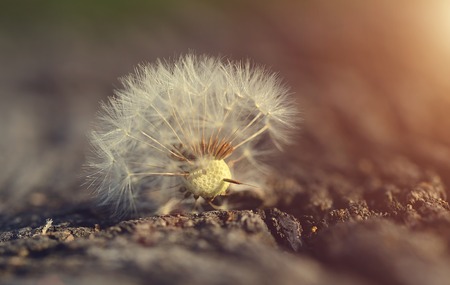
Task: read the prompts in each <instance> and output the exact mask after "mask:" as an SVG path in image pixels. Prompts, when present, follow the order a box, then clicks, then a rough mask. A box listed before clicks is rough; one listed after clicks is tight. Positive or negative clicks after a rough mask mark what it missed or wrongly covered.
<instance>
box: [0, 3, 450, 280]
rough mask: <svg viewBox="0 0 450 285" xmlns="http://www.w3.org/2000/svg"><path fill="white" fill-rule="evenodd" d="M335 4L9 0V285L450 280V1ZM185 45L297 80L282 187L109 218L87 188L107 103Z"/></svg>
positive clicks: (3, 250)
mask: <svg viewBox="0 0 450 285" xmlns="http://www.w3.org/2000/svg"><path fill="white" fill-rule="evenodd" d="M328 2H329V1H328ZM328 2H327V1H279V2H277V4H270V2H268V3H263V2H261V1H259V2H255V3H253V2H251V1H231V2H217V3H216V4H208V2H206V1H194V2H190V4H180V3H178V2H172V1H168V2H165V4H158V3H156V2H148V3H143V2H138V1H130V2H129V3H128V4H127V5H125V4H123V3H121V2H119V1H108V2H106V1H105V2H103V1H98V3H97V4H91V3H90V2H88V1H79V2H77V3H78V4H60V3H59V2H58V1H48V2H47V3H46V4H42V5H41V4H40V5H39V6H33V5H24V6H20V5H19V4H17V3H16V4H7V3H8V2H7V1H6V2H4V3H3V4H1V5H3V6H4V7H1V9H0V11H1V12H0V62H1V67H0V133H1V136H0V159H1V165H2V168H1V169H0V170H1V171H0V215H1V216H0V283H2V284H418V285H419V284H439V285H440V284H450V271H449V270H448V268H450V247H449V246H450V212H449V210H450V208H449V205H448V202H447V195H448V194H449V188H448V185H450V174H449V173H450V162H449V161H450V133H449V130H450V116H449V115H448V110H449V109H450V95H449V94H450V81H449V80H448V75H449V74H450V73H449V72H450V41H448V38H450V37H449V35H450V21H448V20H447V18H448V17H447V16H446V15H448V13H446V11H448V10H449V9H450V5H447V6H445V5H444V4H442V3H441V2H439V3H438V2H433V1H431V2H429V3H428V4H427V5H422V4H414V5H413V4H411V3H409V4H408V6H407V7H405V6H402V5H400V3H399V4H392V3H389V2H380V1H367V2H364V4H362V2H361V3H360V1H356V0H355V1H351V0H345V1H339V4H338V3H333V4H330V3H331V2H330V3H328ZM58 3H59V4H58ZM189 50H191V51H196V52H205V53H208V54H213V55H217V54H222V55H226V56H229V57H231V58H235V59H241V58H252V59H253V60H254V61H255V62H258V63H262V64H265V65H267V66H270V67H272V69H273V70H275V71H279V73H280V76H281V77H282V78H285V83H286V84H287V85H289V86H291V87H292V88H291V90H292V93H293V96H295V97H296V100H297V102H298V106H299V109H300V110H301V112H302V114H303V119H304V121H303V125H302V126H301V131H300V132H299V136H298V139H297V141H296V143H295V144H294V145H292V146H290V147H289V148H288V149H286V151H285V152H284V153H283V154H280V156H279V157H276V158H275V159H274V160H273V165H274V168H275V169H277V171H276V172H274V173H273V174H272V176H271V177H269V178H270V181H271V182H270V183H271V187H270V189H271V191H270V192H268V193H267V194H266V196H265V197H263V198H261V197H256V196H255V197H251V196H248V195H246V196H238V195H237V194H236V195H234V196H231V197H230V198H229V199H235V201H239V202H241V203H242V209H237V210H234V211H206V212H203V213H200V214H182V215H168V216H161V217H159V216H155V217H142V218H140V219H135V220H123V221H113V220H110V219H108V218H107V217H104V216H102V215H100V214H99V213H98V211H97V210H96V207H95V206H94V205H93V204H92V203H91V202H90V201H91V199H90V197H89V194H88V192H87V191H86V189H84V188H83V187H82V186H80V184H81V181H82V178H81V177H80V172H81V170H80V169H81V165H82V164H83V161H84V153H85V152H86V142H85V137H84V133H85V132H86V130H87V129H88V128H89V122H90V121H91V120H92V118H93V116H94V113H95V110H96V108H97V107H98V101H99V100H101V99H104V98H106V96H109V95H111V94H112V90H113V89H114V88H116V87H119V86H120V85H119V83H118V81H117V77H118V76H122V75H124V74H127V73H129V72H131V71H132V69H133V67H134V66H135V65H136V64H138V63H140V62H144V61H153V60H154V59H155V58H157V57H171V56H176V55H177V54H180V53H184V52H187V51H189ZM262 204H263V205H265V206H264V207H257V205H262ZM49 218H51V219H52V220H53V223H52V225H51V226H50V227H49V228H48V229H46V230H44V226H45V224H46V220H47V219H49Z"/></svg>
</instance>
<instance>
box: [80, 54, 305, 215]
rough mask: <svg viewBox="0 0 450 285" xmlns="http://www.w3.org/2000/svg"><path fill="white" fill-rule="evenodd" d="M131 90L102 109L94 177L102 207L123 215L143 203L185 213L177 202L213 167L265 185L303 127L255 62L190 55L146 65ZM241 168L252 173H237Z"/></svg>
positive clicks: (131, 79)
mask: <svg viewBox="0 0 450 285" xmlns="http://www.w3.org/2000/svg"><path fill="white" fill-rule="evenodd" d="M123 84H124V88H123V89H122V90H120V91H117V92H116V96H115V97H113V98H110V99H109V101H108V102H107V103H105V104H103V105H102V112H101V114H100V116H99V122H98V127H97V129H96V130H95V131H93V132H92V135H91V143H92V145H93V149H94V155H93V156H92V158H91V159H90V161H89V168H90V174H89V175H88V180H89V182H90V184H91V185H92V187H93V188H94V189H95V191H96V194H97V195H98V197H99V199H100V201H101V204H102V205H106V206H108V207H110V208H111V210H112V211H113V212H114V213H115V214H118V215H123V214H127V213H129V212H130V211H133V210H135V209H136V208H137V204H139V203H140V202H142V203H145V202H149V203H150V207H153V209H152V210H154V211H155V212H156V211H158V210H160V209H162V208H164V209H167V205H168V204H170V205H175V206H176V207H179V208H181V209H182V210H183V207H184V206H182V205H184V204H185V203H184V202H185V201H182V203H178V204H177V203H174V202H173V201H174V199H175V197H180V198H179V199H180V201H181V199H182V197H183V195H185V194H183V193H180V191H178V190H179V189H186V185H187V184H186V181H187V179H188V178H189V179H191V178H192V177H189V173H201V172H198V170H202V169H203V168H204V169H208V166H206V165H207V164H208V161H213V160H219V161H220V160H223V161H224V162H225V164H223V165H228V166H229V167H230V168H231V170H230V171H231V174H232V175H233V176H234V177H223V179H233V180H239V177H245V178H246V179H248V177H254V178H255V179H257V178H258V175H259V176H261V175H262V174H261V172H259V170H267V168H268V167H267V166H266V165H264V164H261V163H260V161H259V159H260V158H261V157H264V156H267V155H269V152H270V151H271V150H272V149H273V147H274V146H276V147H281V146H282V145H283V144H285V143H287V142H288V141H289V138H290V135H291V130H292V129H293V127H295V124H296V123H295V122H297V118H296V117H297V111H296V109H295V107H294V106H293V104H292V101H290V100H289V99H288V96H287V90H286V88H284V87H283V86H282V85H281V84H280V83H279V80H278V79H277V77H276V76H275V75H274V74H271V73H268V72H267V71H266V70H264V69H262V68H260V67H257V66H252V65H251V64H250V63H249V62H246V63H237V62H228V61H227V62H225V61H221V60H220V59H217V58H213V57H207V56H195V55H187V56H184V57H180V58H179V59H178V60H176V61H175V62H172V63H164V62H161V61H158V62H157V63H156V64H153V65H142V66H139V67H138V68H137V70H136V72H135V74H132V75H130V76H128V77H126V78H125V79H124V80H123ZM220 165H222V164H220ZM239 165H241V166H247V167H244V168H243V167H239V172H235V171H233V169H235V168H236V167H237V166H239ZM223 173H229V171H228V170H226V169H224V170H223ZM205 175H208V174H206V173H205ZM207 178H209V176H208V177H207ZM242 182H244V183H247V182H250V181H242ZM251 182H253V181H251ZM227 183H228V182H227ZM225 186H227V185H225ZM232 186H233V185H231V187H232ZM223 188H226V187H223V186H221V187H219V188H217V189H221V190H220V191H219V190H218V191H219V192H218V193H212V192H211V195H210V196H208V195H205V196H208V197H203V198H205V199H207V200H211V197H212V199H213V198H214V197H215V196H216V195H222V194H223V191H222V190H223ZM188 189H190V190H188V192H192V194H194V195H195V193H194V192H196V191H195V189H192V188H189V187H188ZM203 190H209V189H202V191H203ZM202 191H200V192H199V193H204V192H202ZM211 191H212V190H211ZM192 201H193V199H192ZM175 206H174V207H175ZM184 210H188V208H184Z"/></svg>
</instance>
